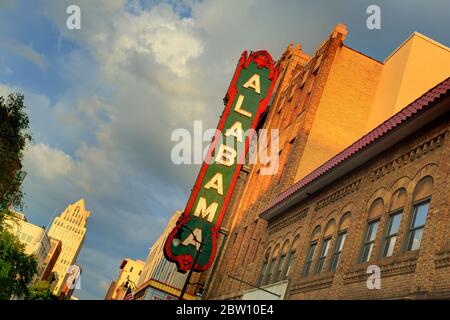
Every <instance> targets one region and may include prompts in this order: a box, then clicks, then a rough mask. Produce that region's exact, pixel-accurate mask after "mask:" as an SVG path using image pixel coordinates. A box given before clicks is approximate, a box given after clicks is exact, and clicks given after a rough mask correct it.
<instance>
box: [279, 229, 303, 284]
mask: <svg viewBox="0 0 450 320" xmlns="http://www.w3.org/2000/svg"><path fill="white" fill-rule="evenodd" d="M299 242H300V236H296V237H295V238H294V241H293V242H292V245H291V250H290V251H289V254H288V258H287V266H286V272H285V274H284V277H283V279H287V278H288V276H289V273H290V272H291V269H292V268H293V267H294V262H295V254H296V252H297V248H298V246H299Z"/></svg>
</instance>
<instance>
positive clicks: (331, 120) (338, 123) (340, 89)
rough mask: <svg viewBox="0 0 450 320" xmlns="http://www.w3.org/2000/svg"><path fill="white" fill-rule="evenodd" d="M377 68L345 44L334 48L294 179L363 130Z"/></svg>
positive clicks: (359, 135) (378, 71) (372, 61)
mask: <svg viewBox="0 0 450 320" xmlns="http://www.w3.org/2000/svg"><path fill="white" fill-rule="evenodd" d="M381 71H382V63H381V62H379V61H377V60H374V59H372V58H370V57H368V56H365V55H363V54H361V53H360V52H357V51H355V50H353V49H351V48H348V47H346V46H342V47H340V48H338V49H337V51H336V55H335V57H334V59H333V63H332V65H331V69H330V73H329V74H328V78H327V81H326V83H325V86H324V88H323V92H322V95H321V98H320V103H319V106H318V108H317V111H316V114H315V116H314V120H313V123H312V127H311V131H310V133H309V135H308V141H307V143H306V146H305V150H304V152H303V155H302V160H301V162H300V165H299V168H298V171H297V175H296V179H295V180H296V181H298V180H300V179H301V178H302V177H304V176H305V175H307V174H308V173H310V172H311V171H313V170H314V169H316V168H317V167H318V166H319V165H321V164H322V163H324V162H325V161H327V160H328V159H330V157H332V156H334V155H335V154H337V153H338V152H340V151H341V150H343V149H345V148H346V147H347V146H349V145H350V144H351V143H353V142H354V141H355V140H357V139H358V138H360V137H361V136H362V135H363V134H364V133H365V130H366V125H367V121H368V118H369V110H370V108H371V106H372V102H373V99H374V97H375V93H376V89H377V84H378V80H379V78H380V74H381Z"/></svg>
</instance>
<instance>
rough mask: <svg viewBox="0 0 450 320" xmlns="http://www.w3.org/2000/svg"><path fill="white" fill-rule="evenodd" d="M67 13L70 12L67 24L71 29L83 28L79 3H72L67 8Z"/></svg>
mask: <svg viewBox="0 0 450 320" xmlns="http://www.w3.org/2000/svg"><path fill="white" fill-rule="evenodd" d="M66 13H67V14H69V16H68V17H67V20H66V26H67V29H69V30H80V29H81V9H80V7H79V6H77V5H74V4H72V5H70V6H68V7H67V9H66Z"/></svg>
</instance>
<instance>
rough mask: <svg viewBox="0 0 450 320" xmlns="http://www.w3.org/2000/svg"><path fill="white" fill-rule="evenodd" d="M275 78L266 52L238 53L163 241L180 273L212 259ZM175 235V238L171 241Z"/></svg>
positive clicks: (203, 267) (205, 266) (206, 264)
mask: <svg viewBox="0 0 450 320" xmlns="http://www.w3.org/2000/svg"><path fill="white" fill-rule="evenodd" d="M277 77H278V67H277V66H276V65H275V63H274V61H273V60H272V57H271V56H270V54H269V53H268V52H267V51H257V52H254V53H252V54H251V55H250V56H248V54H247V52H246V51H244V52H243V53H242V55H241V58H240V60H239V63H238V66H237V68H236V71H235V73H234V76H233V79H232V81H231V84H230V87H229V88H228V92H227V97H228V102H227V105H226V106H225V110H224V112H223V116H222V117H221V118H220V122H219V125H218V127H217V132H218V133H217V134H216V136H215V137H214V139H213V141H212V143H211V146H210V149H209V151H208V153H207V157H206V159H205V161H204V162H203V165H202V167H201V169H200V173H199V174H198V177H197V181H196V182H195V185H194V188H193V189H192V193H191V195H190V197H189V200H188V202H187V205H186V208H185V209H184V211H183V214H182V215H181V217H180V218H179V219H178V221H177V224H176V226H175V227H174V229H173V230H172V231H171V232H170V234H169V236H168V237H167V240H166V243H165V245H164V255H165V257H166V259H167V260H169V261H172V262H175V263H176V264H177V267H178V270H179V271H180V272H186V271H188V270H191V269H193V270H195V271H198V272H201V271H205V270H207V269H208V268H209V267H210V266H211V264H212V263H213V261H214V257H215V255H216V243H217V238H218V236H219V229H220V225H221V223H222V220H223V217H224V214H225V211H226V209H227V205H228V202H229V201H230V197H231V194H232V191H233V188H234V185H235V184H236V180H237V177H238V175H239V172H240V170H241V167H242V164H243V163H244V161H243V160H244V159H245V155H246V153H247V151H248V147H249V144H250V141H251V138H252V136H251V135H252V134H253V132H254V131H255V130H254V129H255V128H256V125H257V123H258V120H259V118H260V115H261V113H263V112H264V111H265V110H266V108H267V103H268V102H269V100H270V96H271V94H272V91H273V88H274V86H275V81H276V79H277ZM251 129H253V130H251ZM229 139H232V140H234V141H235V142H236V143H235V146H234V144H232V145H233V146H229V145H228V144H227V145H220V143H221V142H220V141H227V140H229ZM211 159H212V160H213V161H210V160H211ZM194 231H195V232H194ZM175 237H177V238H179V240H180V241H176V242H175V241H173V240H174V238H175ZM176 244H178V245H176Z"/></svg>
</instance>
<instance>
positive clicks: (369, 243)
mask: <svg viewBox="0 0 450 320" xmlns="http://www.w3.org/2000/svg"><path fill="white" fill-rule="evenodd" d="M379 222H380V221H379V220H375V221H371V222H369V226H368V228H367V234H366V238H365V239H364V244H363V247H362V251H361V259H360V262H361V263H362V262H367V261H369V259H370V255H371V254H372V249H373V244H374V242H375V237H376V235H377V229H378V223H379Z"/></svg>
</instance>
